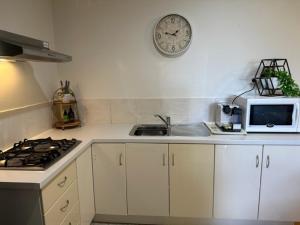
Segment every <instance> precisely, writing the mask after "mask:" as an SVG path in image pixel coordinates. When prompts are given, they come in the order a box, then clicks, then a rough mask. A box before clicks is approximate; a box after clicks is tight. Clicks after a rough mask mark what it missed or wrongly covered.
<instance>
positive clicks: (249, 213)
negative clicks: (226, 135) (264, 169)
mask: <svg viewBox="0 0 300 225" xmlns="http://www.w3.org/2000/svg"><path fill="white" fill-rule="evenodd" d="M261 162H262V146H260V145H216V146H215V191H214V193H215V196H214V217H215V218H222V219H253V220H256V219H257V216H258V204H259V189H260V175H261Z"/></svg>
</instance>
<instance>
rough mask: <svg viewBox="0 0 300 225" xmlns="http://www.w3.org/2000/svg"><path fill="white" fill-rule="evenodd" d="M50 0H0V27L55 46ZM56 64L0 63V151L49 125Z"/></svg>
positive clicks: (55, 80)
mask: <svg viewBox="0 0 300 225" xmlns="http://www.w3.org/2000/svg"><path fill="white" fill-rule="evenodd" d="M52 21H53V18H52V1H51V0H26V1H24V0H2V1H1V3H0V29H1V30H6V31H10V32H14V33H18V34H22V35H25V36H30V37H33V38H37V39H41V40H47V41H49V42H50V47H51V48H54V47H55V46H54V33H53V22H52ZM57 85H58V72H57V65H56V64H49V63H32V62H13V63H12V62H0V150H1V149H4V148H6V147H8V146H10V145H11V144H12V143H14V142H17V141H20V140H22V139H24V138H30V137H32V136H34V135H37V134H38V133H41V132H43V131H45V130H47V129H49V128H50V127H51V110H50V105H49V100H50V99H51V97H52V93H53V91H54V90H55V88H56V87H57Z"/></svg>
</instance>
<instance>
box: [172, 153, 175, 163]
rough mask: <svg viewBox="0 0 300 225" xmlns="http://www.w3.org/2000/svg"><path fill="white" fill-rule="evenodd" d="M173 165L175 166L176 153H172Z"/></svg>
mask: <svg viewBox="0 0 300 225" xmlns="http://www.w3.org/2000/svg"><path fill="white" fill-rule="evenodd" d="M172 166H175V155H174V153H173V154H172Z"/></svg>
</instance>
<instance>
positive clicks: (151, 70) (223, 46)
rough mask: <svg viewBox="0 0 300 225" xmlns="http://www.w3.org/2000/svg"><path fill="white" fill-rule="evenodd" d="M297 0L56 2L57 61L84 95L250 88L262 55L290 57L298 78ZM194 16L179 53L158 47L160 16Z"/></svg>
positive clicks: (214, 93) (217, 93) (218, 92)
mask: <svg viewBox="0 0 300 225" xmlns="http://www.w3.org/2000/svg"><path fill="white" fill-rule="evenodd" d="M299 12H300V1H298V0H251V1H247V0H54V27H55V37H56V44H57V46H58V47H59V49H62V50H63V51H65V52H68V53H70V54H71V55H72V56H73V59H74V60H73V62H72V63H70V64H62V65H60V66H59V72H60V74H61V75H62V76H63V77H64V78H66V79H70V80H71V81H72V82H73V86H76V92H77V94H78V95H79V97H81V98H162V97H165V98H176V97H179V98H182V97H187V98H190V97H192V98H194V97H200V98H202V97H224V96H228V95H232V94H237V93H239V92H241V91H243V90H245V89H247V88H248V87H249V81H250V80H251V78H252V77H253V76H254V71H255V70H256V67H257V66H258V62H259V60H260V59H262V58H269V57H286V58H288V60H289V63H290V67H291V70H292V72H293V73H294V76H295V77H296V79H297V81H298V82H300V64H299V63H298V61H299V58H300V41H299V40H300V29H299V24H300V13H299ZM169 13H179V14H181V15H183V16H185V17H186V18H188V20H189V21H190V23H191V24H192V28H193V33H194V36H193V41H192V45H191V47H190V49H189V51H188V52H187V53H186V54H185V55H183V56H181V57H179V58H175V59H168V58H165V57H163V56H161V55H160V54H159V53H158V52H157V50H156V49H155V48H154V45H153V42H152V32H153V27H154V25H155V23H156V22H157V21H158V20H159V18H160V17H162V16H164V15H166V14H169Z"/></svg>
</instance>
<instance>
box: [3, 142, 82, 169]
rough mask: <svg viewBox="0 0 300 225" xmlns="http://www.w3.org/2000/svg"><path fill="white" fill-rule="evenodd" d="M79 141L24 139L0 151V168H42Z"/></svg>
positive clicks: (53, 161)
mask: <svg viewBox="0 0 300 225" xmlns="http://www.w3.org/2000/svg"><path fill="white" fill-rule="evenodd" d="M80 143H81V141H78V140H76V139H71V140H67V139H62V140H52V139H51V138H50V137H48V138H45V139H37V140H27V139H24V141H20V142H18V143H15V144H14V145H13V147H12V148H11V149H9V150H7V151H5V152H3V151H0V169H25V170H44V169H46V168H48V167H49V166H51V165H52V164H53V163H55V162H56V161H58V160H59V159H60V158H62V157H63V156H64V155H66V154H67V153H68V152H70V151H71V150H72V149H74V148H75V147H76V146H77V145H78V144H80Z"/></svg>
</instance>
